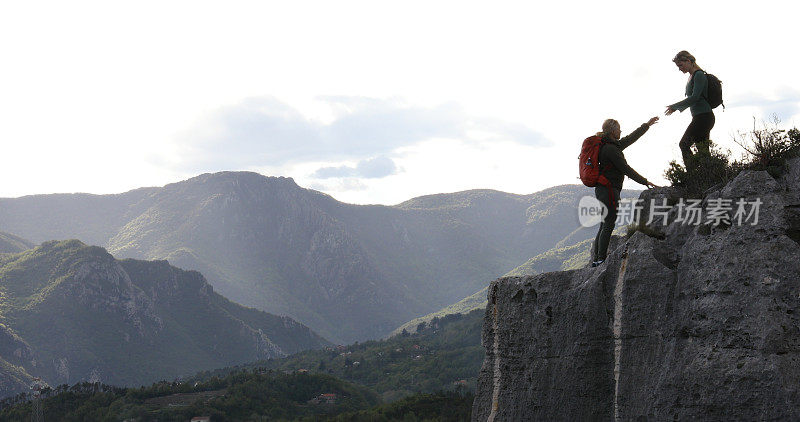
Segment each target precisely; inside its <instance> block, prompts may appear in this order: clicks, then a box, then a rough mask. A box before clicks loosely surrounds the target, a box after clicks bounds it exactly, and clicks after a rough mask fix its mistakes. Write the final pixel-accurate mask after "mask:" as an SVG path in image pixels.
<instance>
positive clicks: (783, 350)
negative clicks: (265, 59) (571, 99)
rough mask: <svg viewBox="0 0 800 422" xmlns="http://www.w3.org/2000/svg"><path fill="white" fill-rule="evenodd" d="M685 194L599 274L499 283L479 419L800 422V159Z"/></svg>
mask: <svg viewBox="0 0 800 422" xmlns="http://www.w3.org/2000/svg"><path fill="white" fill-rule="evenodd" d="M680 196H681V195H680V192H678V191H676V190H673V189H658V190H653V191H647V192H644V193H643V194H642V197H641V199H643V200H644V203H645V205H646V204H648V203H649V201H650V199H655V200H656V204H657V205H663V204H666V206H665V207H663V208H662V209H661V212H658V213H656V212H653V213H651V212H650V210H649V209H648V208H647V207H645V212H643V213H642V215H641V216H640V217H641V221H642V223H643V226H644V227H643V228H642V229H641V230H639V231H637V232H635V233H634V234H633V236H631V237H630V238H627V239H618V242H617V243H616V245H612V248H611V249H610V250H611V252H610V254H609V257H608V259H607V261H606V262H605V263H604V264H602V265H601V266H599V267H597V268H585V269H580V270H573V271H564V272H552V273H547V274H541V275H538V276H534V277H509V278H501V279H498V280H496V281H494V282H492V284H491V286H490V288H489V306H488V307H487V310H486V316H485V322H484V329H483V345H484V347H485V349H486V357H485V361H484V364H483V367H482V369H481V372H480V376H479V381H478V391H477V395H476V398H475V402H474V405H473V416H472V417H473V420H476V421H484V420H488V421H500V420H502V421H524V420H637V421H639V420H800V391H799V390H800V319H799V317H800V246H799V245H798V242H800V236H799V235H798V234H800V159H795V160H793V161H790V162H789V163H788V164H787V166H786V169H785V171H784V172H783V174H781V175H779V176H778V177H773V176H771V175H770V174H767V173H766V172H754V171H745V172H742V173H741V174H739V175H738V176H737V177H736V178H735V179H734V180H732V181H731V182H730V183H728V184H727V185H726V186H724V187H720V188H718V189H717V190H714V191H711V192H707V194H706V195H705V198H704V199H703V200H702V203H700V204H699V205H700V207H694V209H698V208H699V209H700V211H699V212H698V214H700V215H702V217H701V218H699V219H695V218H694V216H692V215H690V214H688V212H687V211H688V210H689V206H688V205H689V204H690V203H689V201H686V200H681V198H680ZM662 201H665V202H662ZM737 204H741V208H740V207H739V205H737ZM720 210H721V211H720ZM654 211H655V210H654ZM667 211H668V212H667ZM742 211H743V212H742ZM656 214H658V215H656ZM651 215H652V216H654V217H655V218H653V219H652V220H653V221H651V222H650V223H649V224H646V223H647V222H648V220H651V219H650V216H651ZM687 216H688V217H691V218H687ZM748 217H749V218H748ZM756 217H757V221H755V218H756ZM665 219H666V220H665ZM681 219H683V221H681ZM696 220H700V224H695V223H696V222H697V221H696Z"/></svg>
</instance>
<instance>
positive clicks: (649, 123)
mask: <svg viewBox="0 0 800 422" xmlns="http://www.w3.org/2000/svg"><path fill="white" fill-rule="evenodd" d="M656 123H658V116H655V117H653V118H651V119H650V120H648V121H647V126H653V125H654V124H656Z"/></svg>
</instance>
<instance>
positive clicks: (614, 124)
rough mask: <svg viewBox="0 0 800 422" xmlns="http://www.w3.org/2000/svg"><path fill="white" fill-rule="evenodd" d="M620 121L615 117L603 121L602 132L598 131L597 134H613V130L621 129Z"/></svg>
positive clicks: (601, 135) (600, 135)
mask: <svg viewBox="0 0 800 422" xmlns="http://www.w3.org/2000/svg"><path fill="white" fill-rule="evenodd" d="M619 127H620V126H619V122H618V121H616V120H614V119H606V121H605V122H603V128H602V129H603V130H602V131H601V132H597V134H596V136H599V137H601V138H602V137H604V136H606V135H611V131H612V130H614V129H619Z"/></svg>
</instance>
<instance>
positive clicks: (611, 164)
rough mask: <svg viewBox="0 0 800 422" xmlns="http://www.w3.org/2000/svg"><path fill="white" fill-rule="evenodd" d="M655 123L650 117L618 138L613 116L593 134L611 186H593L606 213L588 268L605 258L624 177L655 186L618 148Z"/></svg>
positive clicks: (617, 127) (636, 137)
mask: <svg viewBox="0 0 800 422" xmlns="http://www.w3.org/2000/svg"><path fill="white" fill-rule="evenodd" d="M656 122H658V117H653V118H652V119H650V120H648V121H647V123H643V124H642V125H641V126H639V128H638V129H636V130H634V131H633V132H632V133H631V134H630V135H628V136H626V137H624V138H622V139H620V135H621V134H622V129H621V128H620V126H619V122H617V121H616V120H614V119H608V120H606V121H605V122H603V130H602V132H598V133H597V136H598V137H600V138H602V139H603V144H602V146H601V147H600V154H599V159H600V174H602V175H603V176H605V177H606V179H608V181H609V182H610V184H611V188H610V189H609V188H608V187H607V186H604V185H599V184H598V185H597V186H596V187H595V188H594V196H595V197H596V198H597V199H598V200H599V201H600V202H602V203H603V205H605V206H606V209H608V213H607V214H606V215H605V217H604V218H603V221H602V222H601V223H600V229H599V230H598V231H597V236H596V237H595V239H594V246H593V247H592V267H596V266H598V265H600V264H602V263H603V261H605V260H606V254H607V253H608V242H609V241H610V240H611V232H612V231H614V225H615V224H616V221H617V205H618V202H619V194H620V192H621V191H622V182H623V180H624V179H625V176H628V177H630V178H631V179H633V180H634V181H636V182H637V183H640V184H642V185H645V186H647V187H648V188H655V187H657V186H656V185H654V184H652V183H650V182H649V181H648V180H647V179H645V178H644V177H643V176H642V175H640V174H639V173H637V172H636V171H635V170H634V169H632V168H631V166H629V165H628V162H627V161H625V155H624V154H623V153H622V150H624V149H625V148H627V147H629V146H631V144H633V143H634V142H636V140H637V139H639V138H640V137H641V136H642V135H644V133H645V132H647V129H649V128H650V126H653V125H654V124H656Z"/></svg>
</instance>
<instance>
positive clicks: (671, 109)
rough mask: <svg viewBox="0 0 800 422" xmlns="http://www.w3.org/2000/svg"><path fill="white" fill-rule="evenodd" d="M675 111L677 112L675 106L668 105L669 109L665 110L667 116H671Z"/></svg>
mask: <svg viewBox="0 0 800 422" xmlns="http://www.w3.org/2000/svg"><path fill="white" fill-rule="evenodd" d="M674 112H675V109H674V108H672V107H667V111H665V112H664V114H666V115H667V116H669V115H670V114H672V113H674Z"/></svg>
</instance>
